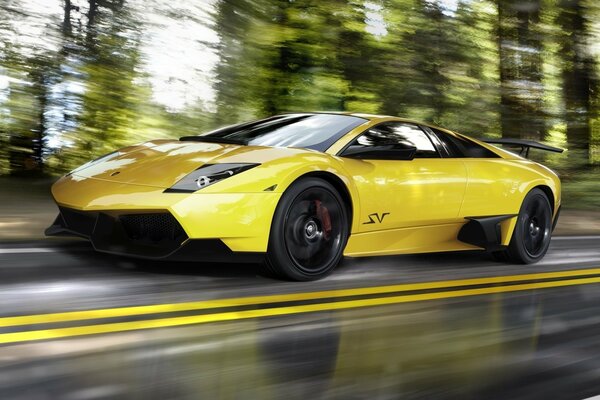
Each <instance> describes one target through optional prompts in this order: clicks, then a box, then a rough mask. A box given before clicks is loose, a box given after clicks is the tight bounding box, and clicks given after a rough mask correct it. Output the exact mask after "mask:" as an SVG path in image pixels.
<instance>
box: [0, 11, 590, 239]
mask: <svg viewBox="0 0 600 400" xmlns="http://www.w3.org/2000/svg"><path fill="white" fill-rule="evenodd" d="M599 74H600V2H598V1H596V0H527V1H517V0H368V1H363V0H318V1H317V0H303V1H293V0H196V1H180V2H177V1H166V0H1V1H0V176H1V177H2V178H0V200H1V203H0V204H3V205H2V206H0V215H3V217H1V218H2V220H0V223H2V224H3V225H4V227H6V228H10V231H11V233H10V234H11V235H13V236H14V235H15V234H17V235H18V232H19V231H18V229H17V228H18V227H19V226H21V227H23V226H24V224H25V222H23V218H25V216H28V217H29V219H31V216H32V213H35V212H36V210H39V212H40V213H43V212H45V211H44V210H46V209H48V205H47V204H42V203H43V201H45V200H44V199H47V197H48V195H47V189H48V186H49V183H50V182H51V181H52V179H53V177H56V176H57V175H59V174H62V173H65V172H66V171H69V170H70V169H73V168H74V167H76V166H78V165H80V164H82V163H83V162H86V161H88V160H90V159H92V158H95V157H97V156H99V155H101V154H104V153H108V152H110V151H112V150H114V149H116V148H119V147H122V146H125V145H129V144H133V143H137V142H141V141H145V140H148V139H153V138H177V137H180V136H183V135H193V134H198V133H202V132H204V131H207V130H210V129H212V128H215V127H217V126H221V125H228V124H232V123H235V122H238V121H241V120H248V119H252V118H257V117H263V116H267V115H271V114H275V113H279V112H283V111H297V110H305V111H306V110H348V111H360V112H368V113H382V114H391V115H400V116H405V117H408V118H412V119H417V120H422V121H426V122H431V123H434V124H438V125H441V126H443V127H447V128H450V129H453V130H456V131H459V132H462V133H465V134H468V135H472V136H474V137H481V136H488V137H520V138H527V139H534V140H540V141H544V142H546V143H548V144H551V145H554V146H558V147H562V148H565V149H567V150H568V151H566V152H565V153H563V154H554V153H550V154H547V153H542V152H540V153H536V152H532V153H534V154H532V156H533V158H535V159H536V160H538V161H541V162H543V163H545V164H546V165H548V166H550V167H551V168H553V169H555V170H556V171H557V172H558V173H559V174H560V175H561V178H562V179H563V181H564V188H563V196H564V199H565V200H564V203H565V207H566V208H570V209H577V210H585V212H583V213H580V214H579V220H577V221H575V222H573V223H574V224H579V225H582V224H583V225H584V226H587V227H588V228H589V227H590V226H591V225H590V224H593V222H592V221H596V224H597V225H599V223H598V222H597V221H598V220H599V219H600V217H598V216H597V215H596V214H594V212H593V210H594V209H595V208H598V206H599V205H600V186H599V185H597V183H596V180H597V178H598V177H599V176H600V175H599V171H600V166H599V164H600V113H599V111H600V93H599V91H598V77H599ZM23 191H27V192H28V193H29V196H27V197H28V199H27V200H24V201H31V202H33V203H31V204H29V205H27V206H24V205H23V203H19V207H15V205H16V199H22V198H23V196H21V195H20V194H22V192H23ZM36 193H39V196H38V197H39V199H40V201H37V200H36V199H35V195H36ZM19 201H21V200H19ZM7 207H8V210H7V209H6V208H7ZM2 208H4V210H2ZM19 209H22V210H23V215H19V211H18V210H19ZM53 212H54V210H52V211H51V213H53ZM576 214H577V213H574V214H573V213H572V214H567V220H568V218H570V217H569V215H576ZM24 215H25V216H24ZM595 215H596V217H594V216H595ZM582 218H583V219H582ZM33 219H35V218H33ZM46 219H51V218H50V217H47V218H46ZM38 220H39V218H38ZM582 221H583V222H582ZM48 222H49V221H48ZM11 224H12V225H11ZM0 227H1V226H0ZM23 229H25V228H23ZM3 231H4V234H0V238H2V237H3V236H2V235H4V236H6V235H8V233H7V230H6V229H4V230H3ZM31 232H33V231H27V232H25V231H24V232H23V235H31V234H32V233H31ZM35 232H38V233H40V232H39V230H38V227H36V230H35Z"/></svg>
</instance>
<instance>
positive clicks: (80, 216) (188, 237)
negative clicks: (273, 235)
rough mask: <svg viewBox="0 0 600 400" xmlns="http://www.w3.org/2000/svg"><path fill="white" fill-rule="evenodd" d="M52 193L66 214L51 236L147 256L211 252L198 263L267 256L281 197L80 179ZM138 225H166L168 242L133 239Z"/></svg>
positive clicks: (56, 186)
mask: <svg viewBox="0 0 600 400" xmlns="http://www.w3.org/2000/svg"><path fill="white" fill-rule="evenodd" d="M52 195H53V197H54V199H55V201H56V203H57V204H58V206H59V208H60V210H61V213H60V215H59V217H58V218H57V220H56V221H55V224H53V225H52V226H51V227H50V228H48V230H47V234H49V235H55V234H65V233H67V234H75V235H78V236H82V237H85V238H87V239H89V240H91V241H92V243H93V244H94V247H96V249H98V250H99V251H106V252H110V253H117V254H128V255H134V256H140V257H146V258H176V256H178V255H180V254H184V253H187V252H188V251H190V250H187V249H191V248H192V247H193V248H194V250H195V251H194V252H191V253H207V254H204V256H205V257H200V258H198V257H195V256H194V257H192V258H193V259H208V258H210V257H206V256H207V255H208V253H210V254H212V253H214V254H215V258H218V257H216V253H225V254H227V253H243V254H244V256H245V257H246V256H248V253H260V254H261V255H262V253H265V252H266V250H267V245H268V241H269V232H270V228H271V221H272V218H273V214H274V212H275V208H276V206H277V203H278V201H279V198H280V196H281V194H279V193H273V192H258V193H205V194H203V193H191V194H187V193H163V189H161V188H156V187H149V186H141V185H131V184H126V183H117V182H109V181H103V180H99V179H90V178H80V177H74V176H67V177H64V178H62V179H60V180H59V181H58V182H57V183H55V184H54V186H53V187H52ZM132 221H133V222H134V224H133V225H135V222H136V221H137V222H139V223H141V224H142V225H144V226H146V225H147V226H148V227H149V226H150V225H152V224H158V225H164V226H163V228H162V233H163V234H164V235H163V236H165V237H166V239H165V238H162V239H161V237H162V236H161V235H160V234H157V232H154V233H155V234H156V235H155V236H154V237H152V236H149V237H145V236H144V235H140V232H137V235H136V233H135V232H133V233H134V234H133V235H132V229H134V228H135V226H130V227H129V230H128V228H127V224H128V223H129V224H130V225H131V223H132ZM138 225H139V224H138ZM167 225H168V226H167ZM169 226H170V228H169ZM145 229H146V228H145ZM169 229H173V230H172V231H169ZM159 231H160V229H159ZM146 233H149V232H146ZM158 233H160V232H158ZM140 238H142V239H143V240H140ZM167 239H168V240H167ZM159 242H160V245H158V244H159ZM184 249H186V250H184ZM202 249H206V251H199V250H202ZM201 255H202V254H201ZM229 258H232V257H227V259H229Z"/></svg>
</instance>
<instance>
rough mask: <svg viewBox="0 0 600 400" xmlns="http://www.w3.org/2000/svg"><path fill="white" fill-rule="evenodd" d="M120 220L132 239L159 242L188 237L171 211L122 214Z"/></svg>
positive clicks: (181, 239)
mask: <svg viewBox="0 0 600 400" xmlns="http://www.w3.org/2000/svg"><path fill="white" fill-rule="evenodd" d="M119 221H120V222H121V225H122V226H123V229H124V230H125V233H126V234H127V236H128V237H129V238H130V239H132V240H136V241H149V242H153V243H157V242H161V241H164V240H169V241H177V242H182V241H183V240H185V239H186V234H185V232H184V230H183V228H182V227H181V225H179V222H177V220H176V219H175V217H173V216H172V215H171V214H169V213H160V214H130V215H121V216H120V217H119Z"/></svg>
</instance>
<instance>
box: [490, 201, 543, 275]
mask: <svg viewBox="0 0 600 400" xmlns="http://www.w3.org/2000/svg"><path fill="white" fill-rule="evenodd" d="M551 236H552V206H551V205H550V201H549V200H548V196H546V193H544V192H543V191H542V190H540V189H533V190H532V191H531V192H529V193H528V194H527V196H526V197H525V199H524V200H523V204H522V205H521V210H520V211H519V216H518V219H517V224H516V226H515V230H514V232H513V235H512V238H511V240H510V244H509V246H508V248H507V249H506V250H503V251H500V252H496V253H495V254H494V257H495V258H496V259H499V260H502V261H509V262H513V263H517V264H533V263H535V262H538V261H539V260H541V259H542V258H543V257H544V255H545V254H546V252H547V251H548V246H549V245H550V238H551Z"/></svg>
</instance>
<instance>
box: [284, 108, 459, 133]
mask: <svg viewBox="0 0 600 400" xmlns="http://www.w3.org/2000/svg"><path fill="white" fill-rule="evenodd" d="M282 114H336V115H348V116H352V117H358V118H363V119H366V120H369V121H377V120H382V121H390V120H392V121H401V122H408V123H412V124H417V125H423V126H427V127H430V128H436V129H439V130H441V131H444V132H450V133H454V134H455V133H456V132H453V131H451V130H449V129H447V128H442V127H439V126H436V125H433V124H429V123H426V122H423V121H417V120H414V119H410V118H403V117H397V116H394V115H384V114H369V113H360V112H353V111H307V112H302V111H296V112H286V113H282Z"/></svg>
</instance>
